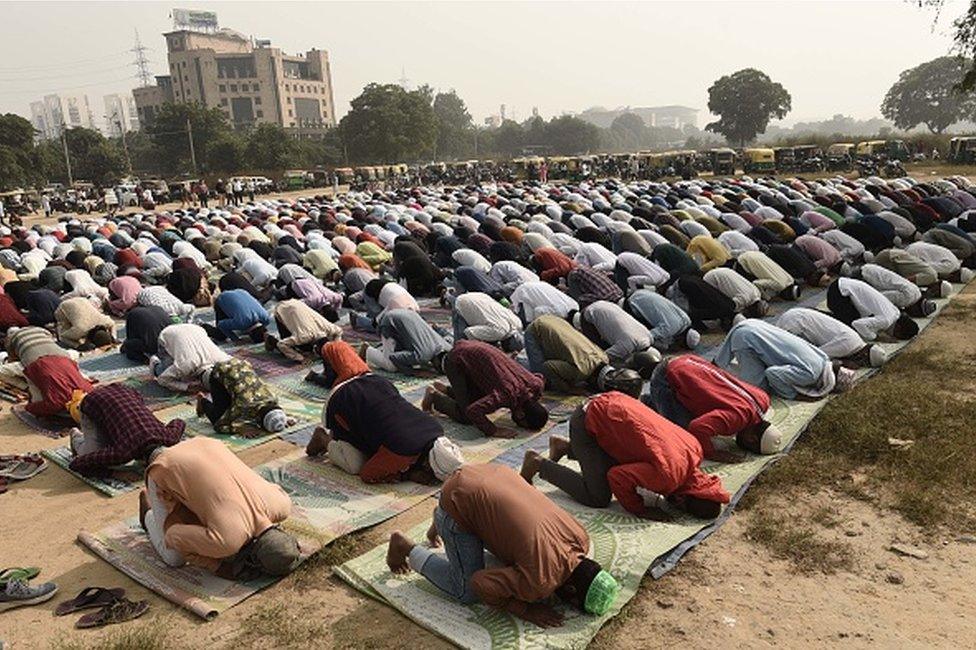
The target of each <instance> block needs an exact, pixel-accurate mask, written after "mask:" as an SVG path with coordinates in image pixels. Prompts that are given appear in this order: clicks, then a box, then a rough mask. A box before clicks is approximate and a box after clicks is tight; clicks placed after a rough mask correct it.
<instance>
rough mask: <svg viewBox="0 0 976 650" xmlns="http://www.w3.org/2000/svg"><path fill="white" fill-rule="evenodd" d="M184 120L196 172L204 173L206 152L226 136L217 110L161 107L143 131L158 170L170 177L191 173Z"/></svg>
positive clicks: (227, 130)
mask: <svg viewBox="0 0 976 650" xmlns="http://www.w3.org/2000/svg"><path fill="white" fill-rule="evenodd" d="M187 120H189V122H190V125H191V127H192V131H193V146H194V149H195V151H196V157H197V168H198V169H197V171H198V172H200V171H207V169H208V167H207V158H206V155H205V154H206V152H207V150H208V148H209V147H210V146H211V145H212V144H213V143H214V142H216V141H217V140H218V139H220V138H221V137H222V136H224V135H226V134H228V133H230V131H231V128H230V124H228V122H227V116H226V115H225V114H224V112H223V111H221V110H220V109H219V108H204V107H203V106H201V105H200V104H196V103H193V104H163V106H162V107H160V109H159V112H157V113H156V115H155V117H154V118H153V121H152V124H150V125H149V126H148V127H147V128H146V134H147V135H148V136H149V140H150V141H151V142H152V144H153V146H154V147H156V149H157V150H158V156H159V159H160V162H161V165H162V167H163V168H164V169H165V170H167V171H168V172H170V173H178V172H187V171H190V170H191V164H192V163H191V159H190V139H189V135H188V133H187V128H186V124H187Z"/></svg>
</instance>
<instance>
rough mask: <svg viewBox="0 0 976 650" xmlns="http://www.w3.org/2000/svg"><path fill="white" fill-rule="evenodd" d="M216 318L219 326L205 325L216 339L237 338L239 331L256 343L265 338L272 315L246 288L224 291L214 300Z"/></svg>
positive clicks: (210, 334)
mask: <svg viewBox="0 0 976 650" xmlns="http://www.w3.org/2000/svg"><path fill="white" fill-rule="evenodd" d="M214 319H215V320H216V322H217V326H216V327H214V326H213V325H204V326H203V328H204V329H205V330H207V334H208V335H209V336H210V338H212V339H213V340H215V341H218V342H220V341H226V340H227V339H228V338H231V339H236V338H237V335H238V333H244V334H247V335H249V336H250V337H251V340H252V341H254V342H255V343H260V342H261V341H263V340H264V333H265V329H266V328H267V325H268V323H269V322H270V321H271V315H270V314H268V310H267V309H265V308H264V307H263V306H262V305H261V303H260V302H258V301H257V299H256V298H255V297H254V296H252V295H251V294H250V293H248V292H247V291H246V290H245V289H232V290H230V291H222V292H221V293H220V295H218V296H217V298H216V299H215V300H214Z"/></svg>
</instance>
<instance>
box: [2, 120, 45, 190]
mask: <svg viewBox="0 0 976 650" xmlns="http://www.w3.org/2000/svg"><path fill="white" fill-rule="evenodd" d="M35 162H36V159H35V157H34V127H33V126H32V125H31V123H30V122H28V121H27V120H25V119H24V118H22V117H21V116H19V115H14V114H13V113H7V114H6V115H0V188H2V189H12V188H15V187H18V186H21V185H29V184H30V183H32V182H34V181H35V180H37V179H38V177H39V173H38V172H39V168H38V167H37V166H36V165H35V164H34V163H35Z"/></svg>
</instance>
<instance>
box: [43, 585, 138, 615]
mask: <svg viewBox="0 0 976 650" xmlns="http://www.w3.org/2000/svg"><path fill="white" fill-rule="evenodd" d="M124 596H125V589H121V588H118V589H103V588H102V587H86V588H85V589H83V590H82V591H81V593H79V594H78V595H77V596H75V597H74V598H72V599H71V600H66V601H64V602H62V603H59V604H58V606H57V608H56V609H55V610H54V615H55V616H64V615H65V614H71V613H73V612H80V611H81V610H83V609H94V608H96V607H105V606H106V605H111V604H112V603H114V602H115V601H117V600H119V599H121V598H123V597H124Z"/></svg>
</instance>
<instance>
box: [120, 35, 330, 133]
mask: <svg viewBox="0 0 976 650" xmlns="http://www.w3.org/2000/svg"><path fill="white" fill-rule="evenodd" d="M164 36H165V37H166V50H167V58H168V62H169V74H168V75H165V76H160V77H156V82H157V85H156V86H148V87H144V88H136V89H135V90H133V91H132V95H133V97H134V99H135V103H136V107H137V112H138V115H139V120H140V123H141V124H142V125H143V126H145V125H147V124H149V123H151V122H152V119H153V117H154V114H155V112H156V111H158V110H159V108H160V107H161V106H162V105H163V104H164V103H166V102H175V103H189V102H197V103H199V104H202V105H203V106H206V107H207V108H219V109H220V110H222V111H223V112H224V113H225V114H226V115H227V118H228V119H229V120H230V122H231V124H233V125H234V126H235V127H238V128H246V127H250V126H254V125H257V124H278V125H280V126H282V127H284V128H285V129H287V130H289V132H291V133H292V134H293V135H295V136H297V137H317V136H320V135H321V134H322V133H324V131H325V130H326V129H328V128H330V127H333V126H335V103H334V101H333V97H332V72H331V70H330V67H329V55H328V53H327V52H326V51H325V50H319V49H312V50H309V51H307V52H306V53H305V54H303V55H299V56H292V55H288V54H285V53H284V52H282V51H281V50H280V49H279V48H276V47H271V43H270V41H252V40H251V39H248V38H246V37H244V36H243V35H241V34H239V33H237V32H234V31H232V30H228V29H221V30H219V31H215V32H200V31H191V30H189V29H179V30H177V31H173V32H169V33H167V34H164Z"/></svg>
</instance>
